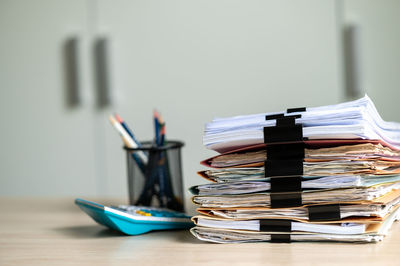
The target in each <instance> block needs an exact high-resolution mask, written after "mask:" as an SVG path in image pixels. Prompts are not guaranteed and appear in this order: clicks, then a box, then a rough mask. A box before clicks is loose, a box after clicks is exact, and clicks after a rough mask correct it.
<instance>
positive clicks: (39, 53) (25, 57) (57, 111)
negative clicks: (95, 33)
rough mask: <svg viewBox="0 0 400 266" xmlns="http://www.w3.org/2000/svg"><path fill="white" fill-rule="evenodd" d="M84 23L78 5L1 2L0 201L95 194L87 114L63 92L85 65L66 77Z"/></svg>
mask: <svg viewBox="0 0 400 266" xmlns="http://www.w3.org/2000/svg"><path fill="white" fill-rule="evenodd" d="M87 23H88V22H87V3H86V2H85V1H80V0H71V1H61V0H57V1H55V0H37V1H22V0H12V1H11V0H10V1H4V0H1V1H0V36H1V37H0V38H1V40H0V110H1V111H0V117H1V124H2V125H1V138H0V162H1V163H0V164H1V167H0V195H82V194H88V195H95V194H96V192H97V190H98V188H97V177H96V158H95V157H96V156H95V151H96V145H97V144H98V143H97V142H96V136H95V135H96V134H94V133H95V132H94V131H95V125H94V119H93V110H92V108H91V107H90V106H89V105H88V104H81V105H79V104H76V103H77V101H76V100H79V99H72V98H73V97H75V96H76V95H75V96H73V95H71V91H70V90H69V88H67V87H69V86H70V85H71V82H75V81H76V82H79V86H80V89H86V90H88V89H89V85H88V84H86V82H87V81H86V80H85V79H84V78H85V76H87V75H86V73H84V72H85V70H86V68H85V66H84V64H85V62H82V68H81V69H80V73H79V76H80V77H71V73H70V74H69V75H68V74H67V73H66V69H67V68H68V67H67V66H66V64H71V63H72V64H74V62H67V61H68V60H69V59H68V60H66V59H67V56H66V52H68V51H69V52H70V53H71V52H72V53H73V52H74V50H75V52H78V49H79V50H80V51H79V52H81V53H82V55H81V58H82V60H83V61H84V58H85V55H86V54H87V53H86V51H85V49H84V45H83V42H84V39H85V38H86V37H87V29H88V25H87ZM74 40H75V43H73V42H71V41H74ZM78 42H81V44H82V45H83V46H82V47H81V48H82V49H81V48H79V47H78V46H81V45H80V44H78ZM74 46H75V47H74ZM70 59H71V58H70ZM86 63H87V62H86ZM68 76H69V77H68ZM77 78H79V79H80V80H79V81H77V80H76V79H77ZM67 79H71V80H69V81H67ZM71 86H72V85H71ZM83 94H84V93H83ZM100 145H101V143H100Z"/></svg>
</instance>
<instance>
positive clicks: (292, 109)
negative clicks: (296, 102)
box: [286, 107, 306, 113]
mask: <svg viewBox="0 0 400 266" xmlns="http://www.w3.org/2000/svg"><path fill="white" fill-rule="evenodd" d="M305 111H306V108H305V107H298V108H288V109H287V110H286V113H297V112H305Z"/></svg>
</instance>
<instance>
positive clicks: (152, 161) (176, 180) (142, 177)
mask: <svg viewBox="0 0 400 266" xmlns="http://www.w3.org/2000/svg"><path fill="white" fill-rule="evenodd" d="M183 145H184V144H183V142H181V141H171V140H170V141H166V142H165V145H163V146H155V145H154V144H153V143H152V142H142V146H141V147H139V148H127V147H124V149H125V150H126V154H127V166H128V193H129V203H130V204H131V205H139V206H153V207H163V208H168V209H171V210H175V211H184V205H183V202H184V200H183V185H182V163H181V148H182V147H183Z"/></svg>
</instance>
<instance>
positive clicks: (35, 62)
mask: <svg viewBox="0 0 400 266" xmlns="http://www.w3.org/2000/svg"><path fill="white" fill-rule="evenodd" d="M337 32H338V24H337V19H336V15H335V1H334V0H330V1H319V0H306V1H287V0H284V1H282V0H268V1H261V0H248V1H239V0H205V1H194V0H171V1H139V0H133V1H131V0H129V1H128V0H115V1H107V0H87V1H79V0H72V1H54V0H51V1H50V0H48V1H47V0H37V1H21V0H17V1H4V0H1V1H0V36H1V42H0V88H1V95H0V108H1V118H2V124H3V125H2V134H1V136H2V138H1V140H0V146H1V150H0V156H1V164H2V165H1V170H0V176H1V186H0V194H19V195H23V194H27V195H34V194H41V195H44V194H52V195H63V194H65V195H77V196H78V195H82V194H86V195H92V194H97V195H101V196H114V195H117V196H120V195H124V194H126V174H125V154H124V152H123V150H122V144H121V141H120V139H119V137H118V136H117V134H116V133H115V132H114V130H113V129H112V127H111V126H110V125H109V122H108V121H107V115H108V114H109V113H110V112H113V111H117V112H119V113H120V114H121V115H122V116H123V117H124V118H125V119H126V120H127V121H128V122H129V124H130V126H131V127H132V128H133V129H134V132H135V133H136V135H137V137H138V138H139V139H141V140H151V139H152V138H153V134H154V133H153V123H152V110H153V108H157V109H158V110H160V111H161V112H162V114H163V116H164V118H165V120H166V122H167V136H168V138H170V139H180V140H183V141H184V142H185V143H186V146H185V147H184V150H183V164H184V177H185V180H184V181H185V184H184V185H185V187H188V186H190V185H193V184H196V183H199V182H200V180H199V177H197V175H196V173H195V172H196V171H197V170H199V169H200V165H199V161H200V160H201V159H204V158H205V157H208V156H210V155H212V154H213V152H211V151H207V150H206V149H205V148H204V147H203V145H202V133H203V128H204V123H205V122H207V121H210V120H211V119H212V118H213V117H214V116H216V115H218V116H231V115H239V114H249V113H257V112H266V111H274V110H279V109H285V108H288V107H296V106H298V105H302V106H315V105H323V104H331V103H336V102H338V101H339V100H340V98H341V95H342V92H341V88H340V86H341V84H340V79H339V76H340V71H339V47H338V43H339V42H338V38H337ZM85 95H87V96H88V97H85Z"/></svg>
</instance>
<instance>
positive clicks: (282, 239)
mask: <svg viewBox="0 0 400 266" xmlns="http://www.w3.org/2000/svg"><path fill="white" fill-rule="evenodd" d="M290 242H291V240H290V234H272V235H271V243H290Z"/></svg>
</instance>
